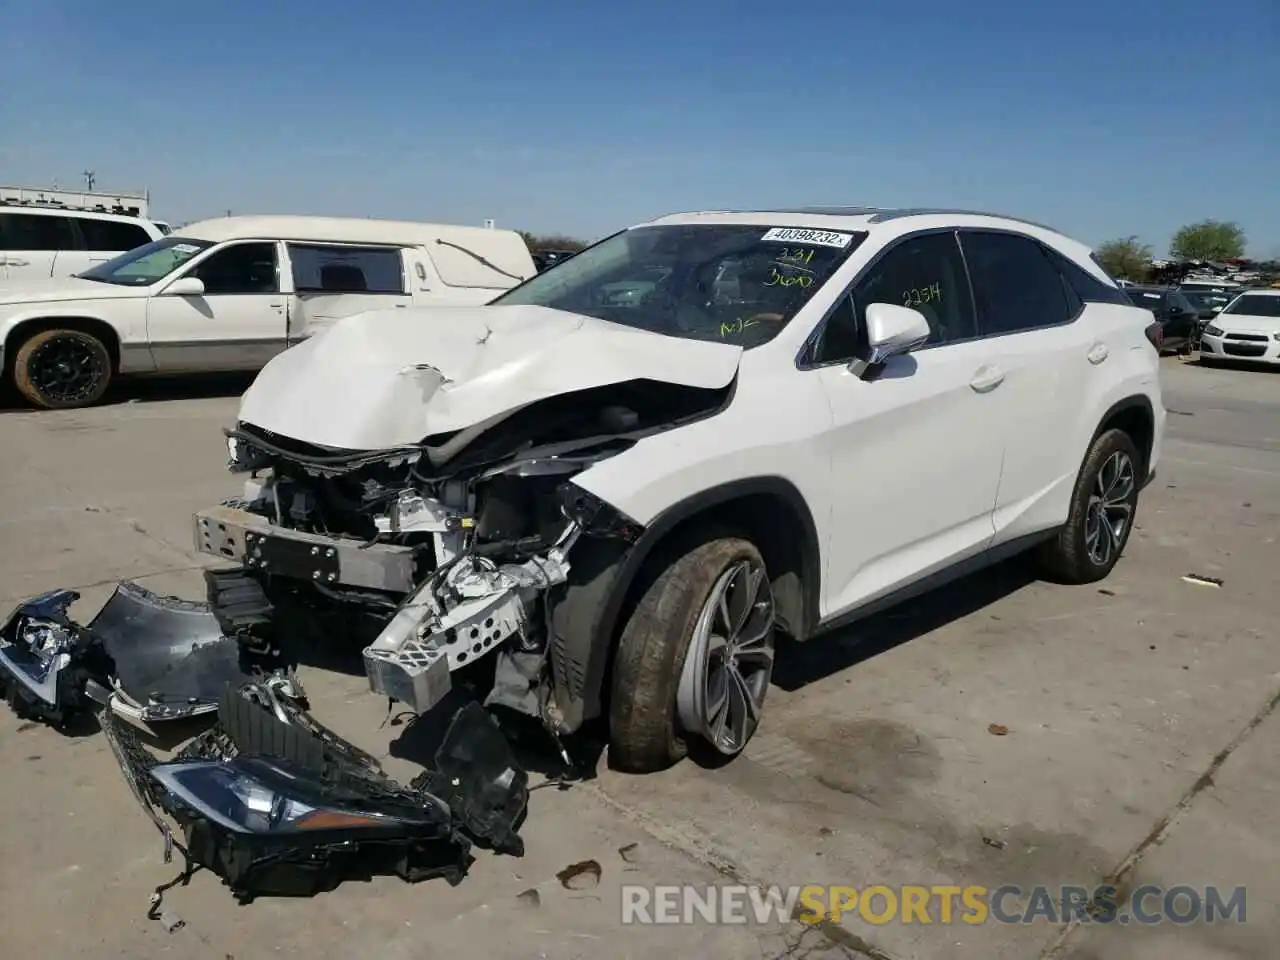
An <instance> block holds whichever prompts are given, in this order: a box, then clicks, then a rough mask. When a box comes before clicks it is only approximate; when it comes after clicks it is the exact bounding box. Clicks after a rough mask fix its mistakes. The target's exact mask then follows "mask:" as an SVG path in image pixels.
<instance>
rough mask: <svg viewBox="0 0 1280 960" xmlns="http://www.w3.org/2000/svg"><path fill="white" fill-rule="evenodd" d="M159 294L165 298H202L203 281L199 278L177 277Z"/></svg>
mask: <svg viewBox="0 0 1280 960" xmlns="http://www.w3.org/2000/svg"><path fill="white" fill-rule="evenodd" d="M160 292H161V293H162V294H163V295H164V296H166V297H202V296H204V281H203V280H201V279H200V278H199V277H179V278H178V279H177V280H175V281H173V283H171V284H169V285H168V286H167V287H165V288H164V289H163V290H162V291H160Z"/></svg>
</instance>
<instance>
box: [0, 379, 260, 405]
mask: <svg viewBox="0 0 1280 960" xmlns="http://www.w3.org/2000/svg"><path fill="white" fill-rule="evenodd" d="M255 376H256V374H255V373H210V374H199V375H191V376H187V377H138V378H130V379H127V380H122V381H120V382H119V383H117V384H115V385H114V386H112V387H111V389H110V390H108V391H107V395H106V396H105V397H104V398H103V399H102V401H101V402H100V403H98V404H97V406H98V407H114V406H120V405H122V404H128V403H160V402H164V401H167V400H210V399H221V398H227V397H238V396H240V395H241V394H242V393H244V392H245V390H247V389H248V388H249V384H251V383H252V382H253V379H254V377H255ZM42 412H44V411H41V410H37V409H36V408H35V407H32V406H31V405H30V404H29V403H27V402H26V401H25V400H24V399H23V398H22V397H20V396H19V395H18V393H17V391H15V390H14V389H13V387H11V386H9V385H8V384H6V385H5V386H4V387H3V389H0V413H42Z"/></svg>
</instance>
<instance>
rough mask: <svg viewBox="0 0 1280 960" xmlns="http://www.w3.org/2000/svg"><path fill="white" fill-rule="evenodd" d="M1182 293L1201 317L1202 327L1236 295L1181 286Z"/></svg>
mask: <svg viewBox="0 0 1280 960" xmlns="http://www.w3.org/2000/svg"><path fill="white" fill-rule="evenodd" d="M1179 290H1180V291H1181V293H1182V295H1183V296H1184V297H1186V298H1187V299H1188V300H1190V301H1191V305H1192V306H1193V307H1195V308H1196V312H1197V315H1198V316H1199V319H1200V329H1202V330H1203V329H1204V326H1205V324H1207V323H1208V322H1209V321H1210V320H1212V319H1213V318H1214V317H1216V316H1217V315H1218V314H1219V313H1220V312H1221V311H1222V308H1223V307H1225V306H1226V305H1227V304H1228V303H1230V302H1231V298H1232V297H1233V296H1235V294H1232V293H1215V292H1214V291H1212V290H1187V289H1183V288H1181V287H1180V288H1179Z"/></svg>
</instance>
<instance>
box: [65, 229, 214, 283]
mask: <svg viewBox="0 0 1280 960" xmlns="http://www.w3.org/2000/svg"><path fill="white" fill-rule="evenodd" d="M211 246H213V244H212V243H210V242H209V241H208V240H190V239H188V238H185V237H164V238H163V239H160V240H152V241H151V242H150V243H147V244H143V245H142V246H141V247H135V248H134V249H133V250H130V251H128V252H127V253H122V254H120V256H118V257H114V258H112V259H111V260H108V261H107V262H106V263H100V264H98V265H97V266H96V267H91V268H90V269H88V270H86V271H84V273H80V274H77V276H79V277H80V278H82V279H84V280H98V281H100V282H102V283H114V284H117V285H119V286H122V287H148V286H150V285H151V284H153V283H155V282H156V281H157V280H163V279H164V278H165V277H167V276H168V275H169V274H171V273H173V271H174V270H176V269H178V267H180V266H182V265H183V264H184V263H186V262H187V261H188V260H190V259H191V258H192V257H194V256H195V255H196V254H197V253H199V252H200V251H201V250H204V249H206V248H208V247H211Z"/></svg>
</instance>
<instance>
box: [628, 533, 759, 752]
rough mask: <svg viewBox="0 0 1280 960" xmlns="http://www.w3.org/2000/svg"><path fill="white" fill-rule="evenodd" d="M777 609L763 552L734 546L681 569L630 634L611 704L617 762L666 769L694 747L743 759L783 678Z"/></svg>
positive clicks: (690, 558) (659, 585)
mask: <svg viewBox="0 0 1280 960" xmlns="http://www.w3.org/2000/svg"><path fill="white" fill-rule="evenodd" d="M773 657H774V602H773V592H772V589H771V587H770V583H769V576H768V571H767V570H766V568H765V564H764V559H763V558H762V557H761V556H760V552H759V550H757V549H756V547H755V546H754V545H753V544H751V543H750V542H749V541H747V540H742V539H740V538H737V537H724V538H719V539H715V540H711V541H709V542H707V543H703V544H702V545H700V546H697V547H695V548H693V549H691V550H689V551H688V552H686V553H684V554H683V555H682V556H680V557H679V558H678V559H676V560H675V561H674V562H673V563H671V564H670V565H669V566H668V567H667V568H666V569H665V570H664V571H662V573H661V574H660V575H659V576H658V578H657V579H656V580H655V581H654V582H653V584H652V585H651V586H650V587H649V589H648V590H647V591H646V592H645V594H644V596H643V597H642V598H641V600H640V602H639V604H638V605H637V606H636V609H635V612H634V613H633V614H632V615H631V618H630V619H629V620H628V622H627V624H626V626H625V627H624V628H623V631H622V636H621V638H620V640H619V646H618V652H617V656H616V658H615V661H614V672H613V684H612V691H611V697H610V712H609V713H610V716H609V726H610V741H609V756H610V763H611V764H612V765H613V766H615V767H616V768H618V769H622V770H628V771H631V772H634V773H645V772H649V771H653V770H661V769H663V768H665V767H668V766H670V765H671V764H673V763H675V762H676V761H678V760H680V759H681V758H682V757H684V756H685V754H686V752H688V751H689V750H690V749H691V748H692V749H694V750H695V751H701V752H703V753H704V754H706V755H707V756H709V757H710V758H711V759H714V760H720V761H723V760H727V759H730V758H732V757H735V756H737V755H738V754H740V753H741V752H742V750H743V748H745V747H746V745H747V742H748V741H749V740H750V739H751V736H752V735H753V734H754V733H755V731H756V728H757V727H758V726H759V723H760V716H761V712H762V711H763V709H764V701H765V696H766V694H767V693H768V690H769V681H770V679H771V678H772V676H773Z"/></svg>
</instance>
